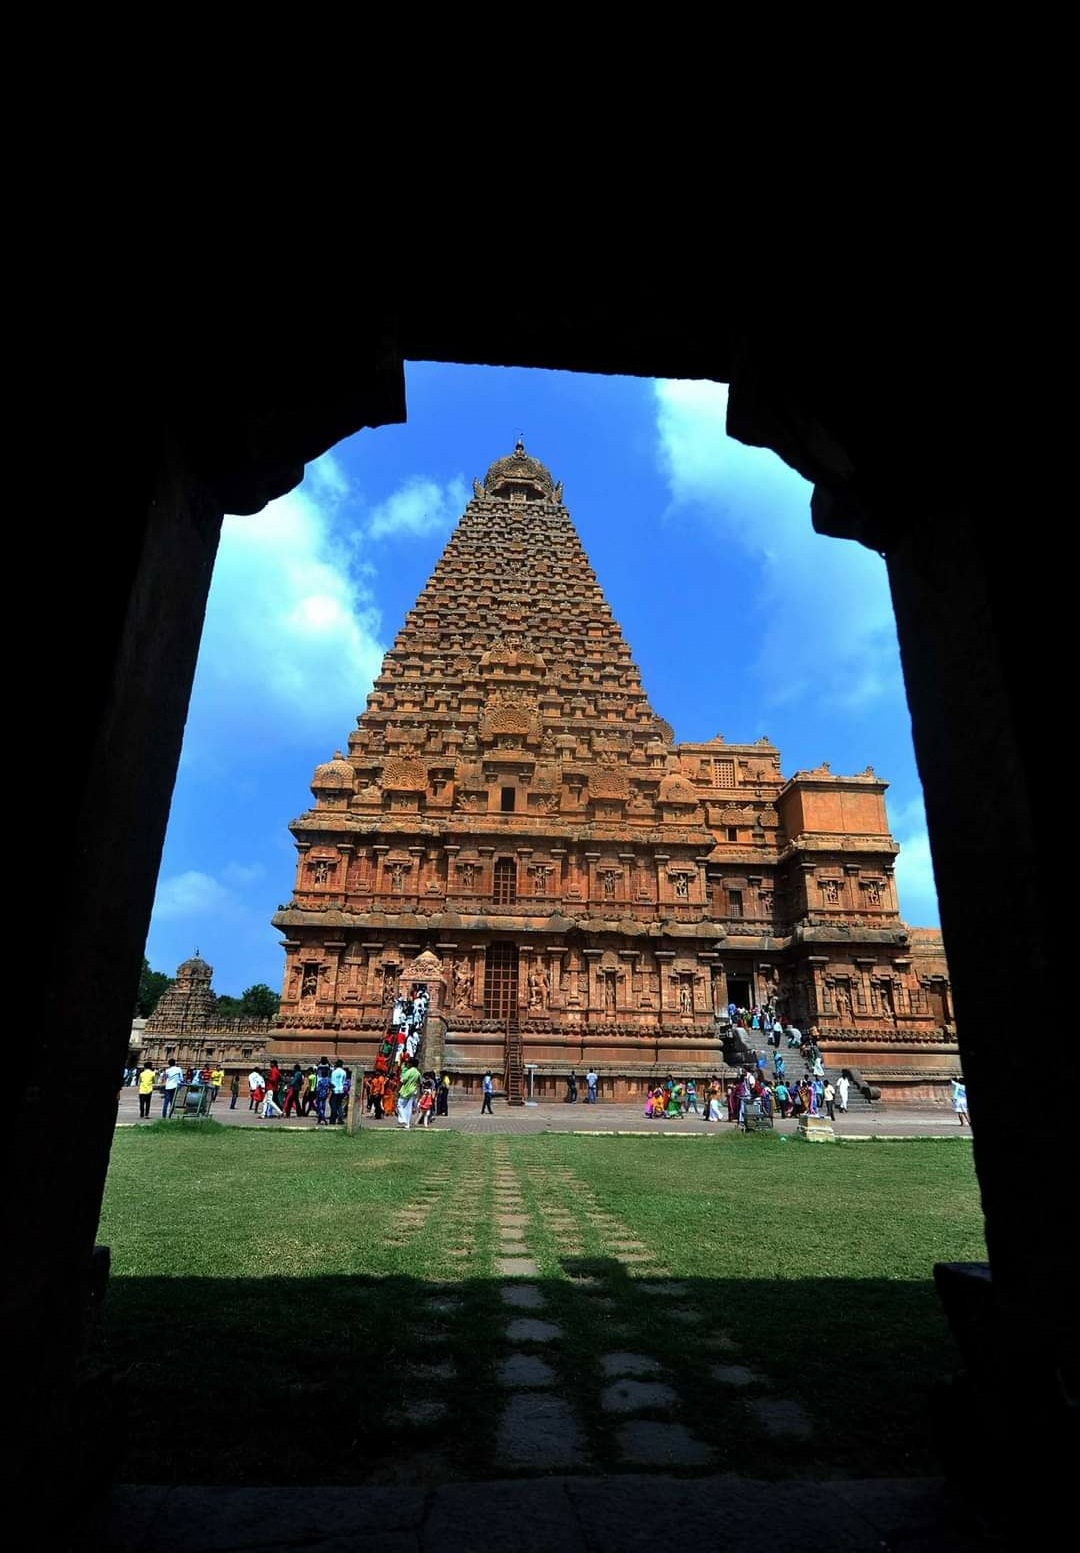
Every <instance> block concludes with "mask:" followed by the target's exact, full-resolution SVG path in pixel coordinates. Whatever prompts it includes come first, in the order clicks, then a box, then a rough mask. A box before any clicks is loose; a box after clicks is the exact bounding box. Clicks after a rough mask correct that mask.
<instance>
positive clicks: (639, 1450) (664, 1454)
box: [617, 1418, 712, 1535]
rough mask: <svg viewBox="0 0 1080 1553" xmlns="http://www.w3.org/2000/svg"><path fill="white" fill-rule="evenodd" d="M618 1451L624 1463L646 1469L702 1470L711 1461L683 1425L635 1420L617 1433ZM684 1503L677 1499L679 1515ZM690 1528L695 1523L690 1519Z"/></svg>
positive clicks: (709, 1454)
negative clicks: (690, 1468)
mask: <svg viewBox="0 0 1080 1553" xmlns="http://www.w3.org/2000/svg"><path fill="white" fill-rule="evenodd" d="M617 1438H618V1442H619V1451H620V1453H621V1455H622V1457H623V1460H624V1461H632V1462H638V1463H640V1464H641V1465H642V1466H647V1467H705V1466H708V1464H709V1462H710V1461H711V1460H712V1452H711V1451H710V1450H709V1447H708V1446H707V1445H705V1444H703V1443H702V1441H701V1440H698V1439H696V1438H695V1437H694V1436H693V1435H692V1434H691V1433H690V1431H689V1429H687V1428H685V1427H684V1426H683V1425H682V1424H664V1423H654V1422H653V1421H652V1420H651V1419H646V1418H635V1419H634V1421H633V1423H629V1424H623V1426H622V1428H621V1429H620V1430H618V1433H617ZM682 1505H683V1501H682V1499H681V1498H680V1500H679V1513H680V1518H681V1516H682ZM687 1524H689V1525H694V1524H697V1523H695V1522H694V1521H693V1520H691V1521H689V1522H687ZM684 1535H685V1533H684Z"/></svg>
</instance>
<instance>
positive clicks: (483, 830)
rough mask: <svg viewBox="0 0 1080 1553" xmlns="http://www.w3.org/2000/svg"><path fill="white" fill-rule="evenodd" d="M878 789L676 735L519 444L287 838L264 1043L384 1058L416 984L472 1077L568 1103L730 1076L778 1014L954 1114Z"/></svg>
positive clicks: (357, 1058) (923, 939)
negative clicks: (392, 1013)
mask: <svg viewBox="0 0 1080 1553" xmlns="http://www.w3.org/2000/svg"><path fill="white" fill-rule="evenodd" d="M886 786H887V784H886V783H885V782H884V781H883V780H882V779H881V778H880V777H878V776H877V775H876V774H875V772H874V771H873V770H872V769H871V768H870V767H867V768H866V770H864V771H862V772H859V773H857V774H855V775H853V776H841V775H838V774H836V773H834V772H832V771H831V770H830V769H829V767H828V765H822V766H820V767H818V768H817V769H814V770H809V771H796V772H794V773H793V774H791V775H789V776H785V775H784V773H783V770H782V766H781V756H780V751H779V750H778V749H776V748H775V747H774V746H773V745H772V744H770V743H769V741H768V740H767V739H759V740H757V741H756V742H753V743H745V744H742V743H728V742H726V741H725V740H724V738H722V737H721V736H720V735H717V736H716V737H715V738H714V739H711V740H708V741H706V742H704V743H679V742H676V741H675V739H674V736H673V732H672V729H671V727H670V726H669V725H668V724H667V723H666V722H665V721H664V720H663V718H662V717H660V716H658V715H657V713H656V712H655V711H654V710H653V708H652V706H651V705H650V703H649V699H648V696H647V694H646V692H645V689H644V687H643V685H642V680H641V674H640V672H639V670H638V667H637V665H636V664H635V662H634V659H633V656H632V653H631V650H630V647H629V645H628V644H627V642H626V641H625V640H624V638H623V635H622V632H621V631H620V629H619V625H618V622H617V621H616V620H615V619H614V617H613V615H612V611H611V609H610V607H609V605H608V603H607V601H606V599H605V597H604V593H603V591H602V589H601V587H600V584H599V582H598V580H597V578H596V575H595V573H594V572H593V570H592V568H591V566H590V565H589V561H588V557H587V556H586V554H585V551H584V549H583V548H582V544H581V541H580V539H579V537H578V535H577V532H576V530H575V528H574V525H573V523H572V521H571V517H570V514H569V512H568V510H567V507H566V505H565V502H564V497H563V488H562V485H561V483H560V482H558V481H557V480H556V479H555V478H554V477H553V476H552V474H551V472H550V471H549V470H548V469H547V468H546V467H545V466H544V465H543V464H542V463H541V462H539V460H537V459H536V458H534V457H532V456H531V455H530V454H528V453H527V452H526V450H525V448H524V446H523V445H522V443H521V442H520V441H519V442H518V444H517V446H516V447H515V449H514V451H513V452H512V453H511V454H509V455H508V456H507V457H504V458H499V459H497V460H496V461H495V462H494V463H493V464H492V465H491V467H490V468H489V469H488V471H487V473H486V475H485V476H484V478H483V480H482V481H481V480H477V481H474V484H473V496H472V499H471V500H470V501H469V503H468V505H467V506H466V508H465V511H464V513H463V514H462V516H461V518H460V520H459V522H458V524H457V527H456V529H455V530H454V533H453V534H452V536H451V538H450V540H449V542H448V543H447V546H446V548H445V550H444V552H443V554H442V556H441V558H440V559H439V561H438V563H437V564H436V566H435V570H434V572H433V574H432V576H431V577H430V579H429V581H428V582H427V585H426V586H425V587H424V589H423V590H422V592H421V593H420V596H419V598H418V599H417V601H416V604H415V607H414V608H413V609H412V610H411V611H410V612H409V614H408V616H407V617H406V620H405V622H404V625H403V626H402V629H401V630H400V632H399V633H398V635H397V637H396V639H395V641H394V644H393V646H392V647H391V648H390V650H389V652H388V653H387V654H386V657H385V659H384V661H383V665H382V670H381V673H380V674H379V676H378V678H377V679H376V680H375V683H374V686H373V688H372V691H371V693H370V695H369V696H368V698H367V706H366V709H365V710H364V711H363V712H362V713H361V714H360V716H359V717H358V719H357V726H356V729H355V731H354V732H353V733H352V734H350V736H349V739H348V746H347V750H345V751H338V752H337V753H335V755H334V757H333V759H332V760H329V761H327V762H326V763H325V764H323V765H320V766H318V767H317V769H316V771H315V774H314V778H313V780H312V793H313V795H314V805H313V806H312V807H311V808H309V809H308V810H306V812H305V813H303V814H302V815H301V816H300V817H299V818H298V819H296V820H294V821H293V823H292V826H291V830H292V833H293V836H294V838H295V843H296V848H297V854H298V859H297V871H296V880H295V885H294V889H293V895H292V899H291V901H290V902H289V903H288V904H287V905H286V906H283V907H282V909H281V910H280V911H279V912H278V913H277V915H276V916H275V917H274V919H273V920H274V925H275V926H276V927H277V928H278V929H280V930H281V932H282V933H283V935H284V940H285V942H284V948H285V959H286V963H285V976H284V986H283V992H282V1004H281V1013H280V1016H279V1019H278V1021H277V1028H276V1030H275V1032H274V1049H275V1050H276V1051H277V1052H278V1053H279V1054H280V1055H282V1056H287V1057H289V1058H292V1057H294V1056H296V1057H300V1058H301V1060H307V1059H310V1058H315V1059H317V1058H318V1057H319V1056H320V1055H322V1054H323V1053H324V1052H327V1053H340V1054H341V1055H342V1056H343V1057H344V1058H345V1059H346V1060H349V1059H352V1061H354V1062H355V1063H357V1064H360V1065H364V1066H367V1065H369V1064H370V1063H371V1061H372V1059H373V1056H374V1054H375V1051H376V1049H377V1047H378V1044H379V1042H380V1039H381V1037H382V1035H383V1034H384V1032H385V1028H386V1024H387V1018H388V1009H389V1008H391V1007H392V1005H393V1003H394V999H395V997H396V996H398V994H399V993H400V992H402V991H405V992H407V991H408V989H409V987H410V986H411V985H416V984H417V983H418V982H419V983H422V984H423V985H424V986H425V987H427V988H429V989H430V991H431V996H432V1011H433V1015H434V1014H437V1015H438V1016H439V1017H438V1019H437V1020H436V1019H434V1018H433V1019H432V1021H431V1028H432V1030H433V1031H434V1030H436V1029H437V1030H438V1031H439V1032H440V1033H439V1036H438V1040H439V1050H438V1052H437V1054H436V1055H435V1056H433V1057H431V1060H432V1061H433V1062H434V1061H437V1062H438V1064H439V1065H445V1066H446V1067H448V1068H450V1069H451V1070H452V1071H453V1072H454V1073H455V1074H456V1075H458V1077H459V1078H460V1079H461V1080H462V1081H463V1082H464V1083H465V1084H466V1086H468V1085H469V1084H471V1083H475V1082H476V1081H477V1080H478V1077H479V1075H481V1074H483V1072H484V1071H485V1070H486V1069H491V1070H492V1071H493V1072H494V1073H495V1074H496V1075H497V1076H498V1077H499V1078H500V1079H501V1080H502V1081H503V1082H504V1083H505V1086H506V1090H507V1093H508V1094H509V1095H510V1096H511V1097H512V1098H520V1097H521V1096H522V1095H524V1094H525V1093H531V1094H533V1095H535V1096H538V1097H539V1096H550V1095H553V1094H555V1093H561V1086H562V1080H563V1079H564V1077H565V1075H566V1074H567V1073H568V1072H569V1071H570V1070H571V1069H577V1070H578V1071H579V1072H581V1071H582V1070H583V1069H585V1068H587V1067H590V1066H592V1067H595V1068H596V1070H597V1072H598V1073H599V1075H600V1080H601V1094H602V1096H603V1095H607V1096H613V1097H619V1098H624V1097H627V1096H630V1095H635V1094H638V1093H640V1092H641V1091H642V1090H643V1089H644V1087H645V1086H646V1084H647V1083H648V1081H649V1079H650V1078H651V1077H652V1076H654V1075H655V1074H657V1073H658V1072H659V1073H666V1072H668V1071H678V1072H680V1073H683V1074H706V1073H712V1072H714V1071H716V1070H718V1069H719V1068H721V1067H722V1066H723V1059H724V1042H725V1036H726V1035H727V1025H728V1011H729V1007H730V1006H731V1005H735V1006H736V1007H738V1008H743V1007H752V1006H754V1005H758V1004H762V1005H764V1004H768V1005H770V1006H771V1007H772V1008H773V1009H775V1010H776V1011H777V1012H778V1013H779V1014H780V1015H782V1016H783V1017H784V1018H786V1019H789V1020H790V1021H792V1022H793V1023H795V1024H796V1025H797V1026H799V1027H800V1028H802V1029H804V1030H805V1029H809V1028H810V1027H811V1026H813V1027H815V1028H816V1029H817V1031H818V1032H820V1035H819V1039H820V1044H821V1045H822V1047H823V1050H824V1051H825V1053H826V1054H827V1060H828V1061H830V1062H832V1063H833V1064H834V1065H850V1066H852V1067H854V1068H857V1069H858V1070H859V1071H861V1073H862V1074H863V1075H864V1076H865V1077H866V1078H868V1079H871V1080H873V1082H874V1083H875V1084H876V1085H877V1086H878V1087H879V1088H880V1089H881V1092H882V1098H883V1099H885V1100H889V1099H894V1098H913V1097H915V1096H916V1095H918V1096H920V1097H930V1096H933V1095H936V1094H940V1093H942V1092H943V1091H944V1088H945V1081H946V1080H947V1078H948V1076H949V1075H950V1074H951V1073H952V1072H954V1071H955V1070H956V1068H957V1066H958V1060H957V1053H956V1044H955V1036H954V1030H953V1022H952V1007H951V1002H950V991H949V981H948V970H947V966H946V963H945V959H944V954H943V949H942V945H941V939H940V936H939V935H938V933H937V932H936V931H931V930H928V929H917V928H910V927H908V926H906V925H905V923H904V922H903V921H902V920H901V916H900V908H899V902H898V899H897V892H896V882H895V877H894V863H895V858H896V855H897V852H898V850H899V848H898V846H897V843H896V842H895V841H894V840H893V838H892V836H891V834H890V831H889V822H888V818H887V814H886V808H885V792H886ZM429 1055H430V1054H429Z"/></svg>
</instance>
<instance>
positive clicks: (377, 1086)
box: [364, 1056, 453, 1129]
mask: <svg viewBox="0 0 1080 1553" xmlns="http://www.w3.org/2000/svg"><path fill="white" fill-rule="evenodd" d="M452 1082H453V1081H452V1079H451V1077H450V1074H449V1073H436V1072H435V1071H434V1069H428V1070H427V1071H426V1072H421V1071H420V1067H419V1065H418V1064H417V1062H416V1060H415V1058H414V1057H409V1056H406V1057H405V1058H404V1059H403V1061H402V1063H401V1066H400V1067H395V1068H393V1069H389V1070H379V1069H376V1071H375V1072H374V1073H372V1074H370V1075H369V1076H368V1078H367V1079H366V1080H365V1082H364V1104H365V1106H366V1108H367V1113H368V1115H369V1116H370V1117H371V1120H372V1121H374V1122H377V1121H382V1120H384V1119H388V1118H390V1119H393V1120H395V1121H396V1123H397V1125H398V1126H399V1127H404V1128H406V1129H408V1128H410V1127H411V1126H412V1122H413V1115H414V1113H415V1115H416V1125H417V1126H418V1127H430V1126H431V1125H432V1123H433V1122H434V1120H435V1118H436V1117H437V1116H449V1114H450V1089H451V1085H452Z"/></svg>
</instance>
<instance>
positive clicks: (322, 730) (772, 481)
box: [147, 363, 938, 994]
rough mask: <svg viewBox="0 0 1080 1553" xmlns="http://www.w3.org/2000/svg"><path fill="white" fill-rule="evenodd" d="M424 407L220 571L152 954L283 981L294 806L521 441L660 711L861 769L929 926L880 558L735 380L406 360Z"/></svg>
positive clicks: (353, 448) (904, 884)
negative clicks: (277, 915) (472, 500)
mask: <svg viewBox="0 0 1080 1553" xmlns="http://www.w3.org/2000/svg"><path fill="white" fill-rule="evenodd" d="M406 375H407V394H408V413H409V418H408V422H407V423H406V424H405V425H403V426H384V427H380V428H379V429H378V430H375V431H362V432H359V433H358V434H357V435H356V436H355V437H351V438H349V439H348V441H346V442H342V443H339V444H338V446H337V447H336V448H334V450H333V451H332V452H331V453H329V454H327V455H326V456H325V457H324V458H322V459H320V460H319V461H318V462H317V463H315V464H312V465H310V466H309V467H308V470H307V474H306V477H305V479H304V482H303V484H302V485H301V486H300V487H299V488H298V489H297V490H296V491H293V492H291V493H290V494H289V495H288V496H285V497H283V498H282V499H281V500H280V501H277V502H274V503H272V504H271V505H270V506H269V507H267V508H266V509H265V510H264V511H263V512H261V513H259V514H257V515H256V516H254V517H228V518H226V520H225V524H224V528H223V532H222V539H221V548H220V551H219V554H218V561H217V566H216V568H215V572H214V581H213V586H212V588H211V592H210V601H209V606H208V609H207V616H206V626H205V630H204V634H203V642H202V649H201V652H200V656H199V665H198V670H197V673H196V677H195V687H194V691H193V694H192V700H191V708H190V712H189V716H188V724H187V729H186V733H185V738H184V751H183V756H182V758H181V762H180V771H179V775H178V778H177V783H176V790H175V793H174V795H173V804H172V812H171V815H170V821H169V830H168V835H167V837H166V842H165V852H164V857H163V860H162V868H161V875H160V879H159V882H158V890H157V898H156V901H155V904H154V913H153V918H152V920H151V926H150V936H149V939H148V942H147V954H148V956H149V958H150V962H151V964H152V965H153V966H154V968H155V969H157V970H164V971H167V972H168V973H169V974H172V972H173V971H174V970H175V968H176V966H177V965H178V964H179V962H180V961H181V960H183V959H184V958H186V957H187V956H188V955H189V954H191V952H192V951H193V949H195V948H196V947H197V948H198V949H199V950H200V952H201V953H202V954H203V956H204V957H205V958H206V959H207V960H209V961H210V963H211V964H212V965H213V966H214V987H215V990H216V991H218V992H229V993H233V994H238V993H239V992H241V991H242V990H243V988H245V987H247V986H250V985H251V984H252V983H253V982H260V981H263V982H268V983H269V984H270V985H271V986H272V987H274V988H275V990H277V989H278V988H279V986H280V981H281V973H282V969H283V965H284V960H283V956H282V953H281V950H280V947H279V943H280V939H279V935H278V934H277V933H276V932H275V930H274V929H273V928H272V927H271V926H270V917H271V916H272V914H273V913H274V911H275V910H276V909H277V906H278V903H279V902H282V901H287V900H288V898H289V895H290V893H291V889H292V882H293V874H294V859H295V852H294V850H293V845H292V838H291V836H290V834H289V831H288V823H289V821H290V820H291V819H293V818H294V817H295V816H296V815H298V814H300V813H301V812H302V811H303V810H304V809H305V808H307V807H308V806H309V804H310V803H311V801H312V800H311V795H310V791H309V786H308V784H309V782H310V780H311V774H312V771H313V769H314V767H315V765H316V764H317V763H318V762H320V761H323V760H326V759H327V758H328V757H329V756H330V755H331V754H333V752H334V750H335V749H336V748H341V749H344V748H345V741H346V739H347V737H348V734H349V731H350V729H351V728H352V727H354V725H355V721H356V717H357V715H358V713H359V712H360V711H362V709H363V707H364V705H365V698H366V696H367V692H368V690H369V688H370V685H371V680H372V678H373V676H374V675H375V674H376V673H377V672H378V668H379V664H380V662H381V658H382V654H383V652H384V651H385V649H386V647H387V646H389V644H390V642H391V641H392V639H393V637H394V634H395V632H396V631H397V630H398V628H399V626H400V624H401V621H402V619H403V617H404V615H405V612H406V610H408V609H409V608H411V607H412V605H413V603H414V602H415V600H416V597H417V594H418V593H419V592H420V590H421V589H422V587H423V586H424V583H425V582H426V580H427V578H428V576H429V575H430V573H431V570H432V568H433V567H434V565H435V562H436V560H437V559H438V557H439V555H440V553H441V551H442V549H443V546H444V545H445V543H446V540H447V538H448V537H449V534H450V532H451V530H452V528H453V526H454V524H455V522H456V521H457V519H458V517H459V516H460V514H461V511H462V509H463V507H464V505H465V502H466V500H467V499H468V495H469V493H470V492H471V489H472V480H473V478H474V477H482V476H483V474H484V472H485V470H486V469H487V467H488V465H489V464H490V463H492V462H493V460H494V459H496V458H500V457H502V456H503V455H504V454H506V453H508V452H510V451H511V450H512V448H513V445H514V442H515V440H516V438H517V437H518V435H519V434H520V435H521V436H523V438H524V441H525V446H526V448H527V449H528V451H529V452H530V453H532V454H533V455H535V456H536V457H537V458H539V459H541V460H542V461H543V462H544V463H545V464H547V466H548V467H549V468H550V469H551V471H552V473H553V475H554V476H555V478H556V479H558V480H562V481H563V484H564V488H565V489H564V497H565V501H566V504H567V507H568V509H569V511H570V514H571V517H572V518H573V520H574V523H575V524H576V526H577V530H578V533H579V534H580V535H581V539H582V543H583V544H584V546H585V549H586V551H587V553H588V555H589V558H590V560H591V562H592V564H593V566H594V567H595V569H596V573H597V576H598V579H599V581H600V584H601V586H602V587H603V589H604V591H605V593H606V595H607V598H608V600H609V602H610V604H611V606H612V609H613V610H614V612H615V616H616V618H617V619H618V620H619V622H620V624H621V625H622V628H623V631H624V633H625V635H626V638H627V641H628V642H629V644H630V647H631V649H632V651H633V653H634V657H635V659H636V661H637V664H638V666H639V668H640V669H641V674H642V680H643V683H644V686H645V689H646V691H647V693H648V695H649V698H650V700H651V702H652V705H653V707H654V709H655V710H656V712H657V713H658V714H659V715H660V716H661V717H664V718H666V719H667V721H668V722H669V723H671V725H672V727H673V728H674V730H675V737H676V738H677V739H707V738H712V737H713V736H714V735H715V734H717V733H722V734H723V735H724V737H725V738H727V739H728V740H730V741H731V742H732V743H742V742H746V741H750V740H754V739H758V738H760V737H761V736H762V735H763V734H766V735H768V737H769V738H770V739H771V740H772V741H773V743H775V744H776V745H778V747H779V749H780V752H781V761H782V767H783V771H784V773H785V775H789V774H791V773H792V772H794V771H796V770H798V769H800V768H805V767H809V766H816V765H819V764H820V763H821V762H822V761H825V760H827V761H828V762H829V763H830V765H831V767H832V769H833V770H834V771H836V772H841V773H844V774H848V773H851V772H856V771H862V770H864V769H865V767H866V766H867V765H868V764H869V765H872V766H873V767H874V769H875V770H876V771H877V773H878V774H879V776H881V777H883V778H884V779H885V780H886V781H888V782H889V783H890V784H891V786H890V789H889V793H888V795H887V803H888V809H889V816H890V821H891V824H892V830H893V834H894V836H895V837H896V839H897V840H898V841H899V842H900V844H901V848H902V850H901V854H900V858H899V860H898V863H897V880H898V884H899V891H900V906H901V910H902V912H903V914H904V917H905V919H906V920H907V921H908V922H910V923H912V924H913V925H916V926H923V927H929V926H936V925H937V923H938V915H937V898H936V894H935V891H934V882H933V874H932V870H931V866H930V855H929V848H928V845H927V838H926V821H925V815H924V812H923V805H922V791H921V787H920V784H919V779H918V775H917V772H916V769H915V759H914V754H913V751H912V745H911V727H910V720H909V716H908V710H907V703H906V701H905V698H904V688H903V681H902V677H901V673H900V662H899V655H898V651H897V643H896V629H895V625H894V622H893V615H892V607H891V604H890V601H889V591H888V583H887V579H886V573H885V563H884V561H882V559H881V558H880V557H879V556H877V555H874V554H872V553H871V552H869V551H867V550H864V549H862V548H861V547H860V546H857V545H854V544H851V543H848V542H847V541H843V540H834V539H826V538H822V537H821V536H819V535H817V534H815V533H814V531H813V529H812V527H811V524H810V511H809V502H810V487H809V486H808V485H807V484H806V482H805V481H804V480H802V479H801V478H800V477H799V476H798V475H796V474H795V473H794V472H793V471H792V470H790V469H788V468H787V466H786V465H785V464H783V463H782V462H781V461H780V459H778V458H777V457H776V456H775V455H774V454H772V453H769V452H765V451H763V450H761V449H757V448H747V447H743V446H742V445H741V444H739V443H737V442H734V441H732V440H730V439H729V438H728V437H727V436H726V435H725V433H724V418H725V411H726V403H727V390H726V389H725V388H724V387H722V386H720V385H717V384H714V383H678V382H651V381H648V380H645V379H640V378H619V377H588V376H582V375H578V374H573V373H564V372H537V371H527V370H523V369H522V370H518V369H508V368H495V367H464V366H442V365H437V364H432V363H412V364H410V365H409V366H408V367H407V368H406Z"/></svg>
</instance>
